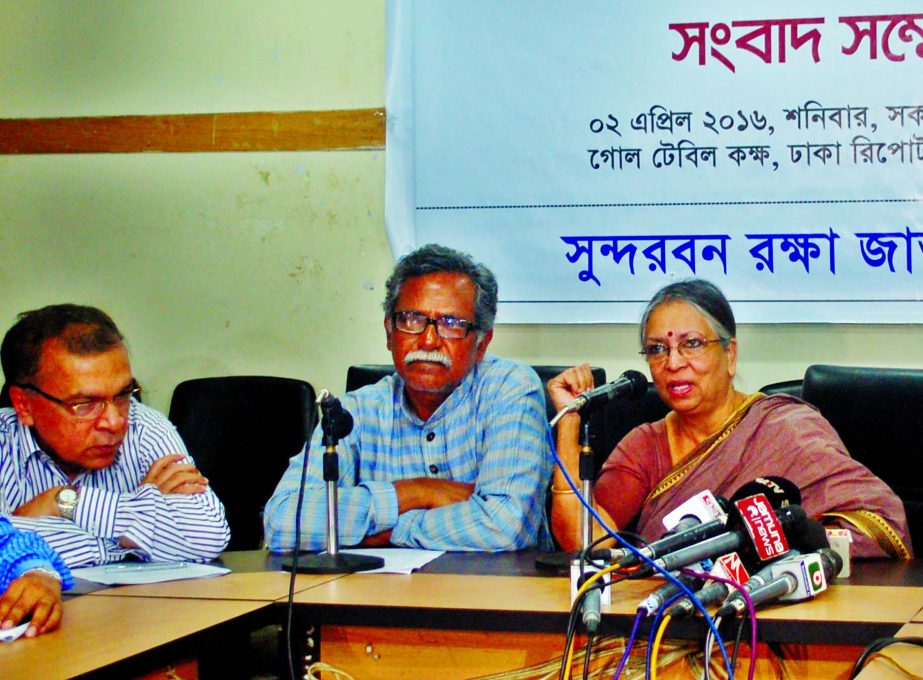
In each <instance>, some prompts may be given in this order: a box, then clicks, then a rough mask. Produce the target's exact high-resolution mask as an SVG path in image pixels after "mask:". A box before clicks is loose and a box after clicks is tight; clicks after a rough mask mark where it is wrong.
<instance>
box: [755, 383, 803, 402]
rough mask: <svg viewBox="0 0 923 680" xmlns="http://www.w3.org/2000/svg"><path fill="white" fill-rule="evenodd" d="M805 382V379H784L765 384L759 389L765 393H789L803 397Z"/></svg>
mask: <svg viewBox="0 0 923 680" xmlns="http://www.w3.org/2000/svg"><path fill="white" fill-rule="evenodd" d="M803 383H804V381H803V380H782V381H780V382H774V383H769V384H768V385H763V386H762V387H761V388H760V389H759V391H760V392H762V393H763V394H787V395H789V396H792V397H798V398H799V399H801V386H802V384H803Z"/></svg>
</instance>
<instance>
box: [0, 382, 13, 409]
mask: <svg viewBox="0 0 923 680" xmlns="http://www.w3.org/2000/svg"><path fill="white" fill-rule="evenodd" d="M12 406H13V402H12V401H11V400H10V386H9V385H7V384H6V383H3V387H0V408H8V407H12Z"/></svg>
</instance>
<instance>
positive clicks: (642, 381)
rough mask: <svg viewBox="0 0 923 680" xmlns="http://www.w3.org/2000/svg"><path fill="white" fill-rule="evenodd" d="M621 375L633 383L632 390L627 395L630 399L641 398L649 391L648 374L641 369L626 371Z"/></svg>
mask: <svg viewBox="0 0 923 680" xmlns="http://www.w3.org/2000/svg"><path fill="white" fill-rule="evenodd" d="M620 377H621V378H623V379H625V380H628V381H629V382H630V383H631V392H630V393H629V394H628V395H626V396H627V397H628V398H629V399H640V398H641V397H643V396H644V393H645V392H647V376H646V375H644V374H643V373H642V372H641V371H625V372H624V373H622V375H621V376H620Z"/></svg>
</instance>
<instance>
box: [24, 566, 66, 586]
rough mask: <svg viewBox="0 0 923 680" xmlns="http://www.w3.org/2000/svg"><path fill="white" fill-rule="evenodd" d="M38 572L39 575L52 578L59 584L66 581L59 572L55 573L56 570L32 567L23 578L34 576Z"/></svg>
mask: <svg viewBox="0 0 923 680" xmlns="http://www.w3.org/2000/svg"><path fill="white" fill-rule="evenodd" d="M36 572H37V573H39V574H45V576H50V577H51V578H53V579H54V580H55V581H57V582H58V583H61V582H62V581H63V580H64V579H62V578H61V574H59V573H58V572H56V571H55V570H54V569H52V568H51V567H32V568H31V569H29V570H28V571H27V572H26V573H25V574H23V576H25V575H26V574H33V573H36Z"/></svg>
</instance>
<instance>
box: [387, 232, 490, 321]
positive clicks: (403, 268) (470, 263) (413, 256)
mask: <svg viewBox="0 0 923 680" xmlns="http://www.w3.org/2000/svg"><path fill="white" fill-rule="evenodd" d="M439 272H448V273H451V274H464V275H466V276H467V277H468V278H470V279H471V282H472V283H473V284H474V287H475V289H476V291H477V292H476V294H475V297H474V324H475V330H476V331H478V333H479V335H483V334H484V333H485V332H487V331H489V330H491V329H492V328H493V327H494V319H495V318H496V316H497V278H496V277H495V276H494V275H493V272H491V271H490V270H489V269H488V268H487V267H485V266H484V265H483V264H481V263H479V262H475V261H474V260H473V259H472V258H471V256H470V255H468V254H467V253H462V252H459V251H457V250H453V249H452V248H447V247H446V246H441V245H439V244H438V243H429V244H427V245H425V246H421V247H420V248H417V249H416V250H415V251H413V252H412V253H410V254H408V255H405V256H404V257H402V258H401V259H400V260H398V262H397V264H396V265H395V267H394V271H393V272H392V273H391V276H389V277H388V280H387V281H386V282H385V300H384V303H382V307H383V308H384V310H385V314H386V315H387V318H388V319H390V318H391V317H392V315H393V314H394V310H395V309H396V308H397V298H398V296H399V295H400V294H401V288H402V287H403V285H404V283H405V282H406V281H407V280H408V279H413V278H416V277H417V276H424V275H425V274H436V273H439Z"/></svg>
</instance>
